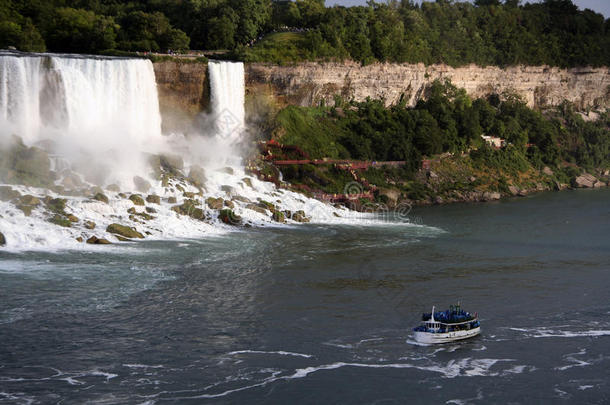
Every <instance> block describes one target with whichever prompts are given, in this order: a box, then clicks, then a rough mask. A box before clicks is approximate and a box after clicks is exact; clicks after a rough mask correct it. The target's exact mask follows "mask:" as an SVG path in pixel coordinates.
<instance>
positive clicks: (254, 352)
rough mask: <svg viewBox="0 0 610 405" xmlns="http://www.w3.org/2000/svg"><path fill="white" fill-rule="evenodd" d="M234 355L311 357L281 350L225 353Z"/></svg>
mask: <svg viewBox="0 0 610 405" xmlns="http://www.w3.org/2000/svg"><path fill="white" fill-rule="evenodd" d="M236 354H278V355H280V356H293V357H304V358H307V359H308V358H311V357H313V355H311V354H303V353H294V352H286V351H283V350H279V351H264V350H237V351H233V352H229V353H227V355H228V356H233V355H236Z"/></svg>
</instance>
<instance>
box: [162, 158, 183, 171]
mask: <svg viewBox="0 0 610 405" xmlns="http://www.w3.org/2000/svg"><path fill="white" fill-rule="evenodd" d="M159 164H160V165H161V168H162V169H163V170H165V171H167V172H170V173H172V174H181V173H180V172H181V170H182V169H184V161H183V160H182V158H181V157H180V156H178V155H171V154H163V155H160V156H159Z"/></svg>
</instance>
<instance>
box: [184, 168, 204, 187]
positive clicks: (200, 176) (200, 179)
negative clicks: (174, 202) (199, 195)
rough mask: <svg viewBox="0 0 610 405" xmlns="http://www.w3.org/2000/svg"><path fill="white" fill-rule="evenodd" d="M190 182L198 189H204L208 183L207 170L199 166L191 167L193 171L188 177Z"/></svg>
mask: <svg viewBox="0 0 610 405" xmlns="http://www.w3.org/2000/svg"><path fill="white" fill-rule="evenodd" d="M188 180H189V181H190V182H191V183H193V185H194V186H196V187H203V186H204V185H205V183H206V182H207V177H206V175H205V170H204V169H203V168H202V167H200V166H197V165H193V166H191V170H190V171H189V175H188Z"/></svg>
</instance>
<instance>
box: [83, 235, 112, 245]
mask: <svg viewBox="0 0 610 405" xmlns="http://www.w3.org/2000/svg"><path fill="white" fill-rule="evenodd" d="M87 243H88V244H90V245H112V242H110V241H109V240H108V239H99V238H98V237H97V236H92V237H90V238H89V239H87Z"/></svg>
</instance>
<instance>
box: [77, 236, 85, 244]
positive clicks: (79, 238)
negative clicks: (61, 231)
mask: <svg viewBox="0 0 610 405" xmlns="http://www.w3.org/2000/svg"><path fill="white" fill-rule="evenodd" d="M76 241H77V242H79V243H83V241H84V239H83V237H82V236H79V237H77V238H76Z"/></svg>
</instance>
